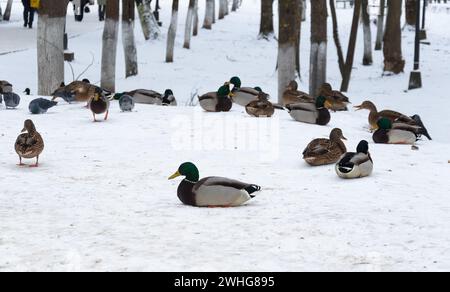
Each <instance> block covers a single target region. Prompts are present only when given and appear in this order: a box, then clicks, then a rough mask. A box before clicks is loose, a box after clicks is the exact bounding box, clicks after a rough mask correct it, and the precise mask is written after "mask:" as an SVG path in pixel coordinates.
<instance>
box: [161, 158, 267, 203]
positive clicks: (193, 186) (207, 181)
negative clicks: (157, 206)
mask: <svg viewBox="0 0 450 292" xmlns="http://www.w3.org/2000/svg"><path fill="white" fill-rule="evenodd" d="M179 176H184V177H185V179H184V180H183V181H182V182H181V183H180V185H179V186H178V191H177V194H178V198H179V199H180V201H181V202H183V204H186V205H190V206H196V207H236V206H240V205H242V204H244V203H245V202H247V201H249V200H250V199H252V198H254V197H255V193H257V192H259V191H260V190H261V187H260V186H257V185H253V184H247V183H243V182H240V181H236V180H232V179H229V178H224V177H207V178H204V179H201V180H199V179H200V175H199V171H198V168H197V167H196V166H195V165H194V164H193V163H191V162H186V163H183V164H181V165H180V167H179V168H178V170H177V171H176V172H175V173H174V174H173V175H172V176H171V177H169V180H171V179H174V178H176V177H179Z"/></svg>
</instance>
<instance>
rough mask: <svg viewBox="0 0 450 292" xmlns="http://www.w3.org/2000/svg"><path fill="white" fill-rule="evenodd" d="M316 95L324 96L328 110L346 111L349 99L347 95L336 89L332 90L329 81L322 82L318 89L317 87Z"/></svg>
mask: <svg viewBox="0 0 450 292" xmlns="http://www.w3.org/2000/svg"><path fill="white" fill-rule="evenodd" d="M318 95H322V96H325V97H326V99H327V101H328V105H329V108H328V109H329V110H332V111H347V110H348V108H347V106H348V104H349V103H350V100H349V99H348V97H347V96H345V95H344V94H342V92H340V91H337V90H333V88H332V87H331V85H330V84H329V83H324V84H323V85H322V86H321V87H320V89H319V93H318Z"/></svg>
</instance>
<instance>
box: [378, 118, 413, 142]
mask: <svg viewBox="0 0 450 292" xmlns="http://www.w3.org/2000/svg"><path fill="white" fill-rule="evenodd" d="M377 127H378V130H376V131H375V133H373V136H372V138H373V141H374V142H375V143H380V144H410V145H414V144H415V143H416V141H417V139H418V136H419V135H420V134H419V133H420V131H421V128H420V127H419V126H414V125H408V124H405V123H392V122H391V120H390V119H388V118H381V119H379V120H378V122H377Z"/></svg>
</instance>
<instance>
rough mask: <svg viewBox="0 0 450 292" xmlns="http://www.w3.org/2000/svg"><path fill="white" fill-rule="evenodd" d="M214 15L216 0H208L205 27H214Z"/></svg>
mask: <svg viewBox="0 0 450 292" xmlns="http://www.w3.org/2000/svg"><path fill="white" fill-rule="evenodd" d="M213 15H214V0H206V8H205V21H204V22H203V28H204V29H212V24H213Z"/></svg>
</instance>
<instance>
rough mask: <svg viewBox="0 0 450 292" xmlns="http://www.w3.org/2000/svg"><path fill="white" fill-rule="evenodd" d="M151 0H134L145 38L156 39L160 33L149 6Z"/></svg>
mask: <svg viewBox="0 0 450 292" xmlns="http://www.w3.org/2000/svg"><path fill="white" fill-rule="evenodd" d="M150 2H151V0H136V6H137V10H138V14H139V19H140V22H141V27H142V32H143V34H144V38H145V40H149V39H152V40H156V39H158V37H159V36H160V35H161V31H160V30H159V25H158V22H157V21H156V19H155V16H154V15H153V12H152V9H151V7H150Z"/></svg>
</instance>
